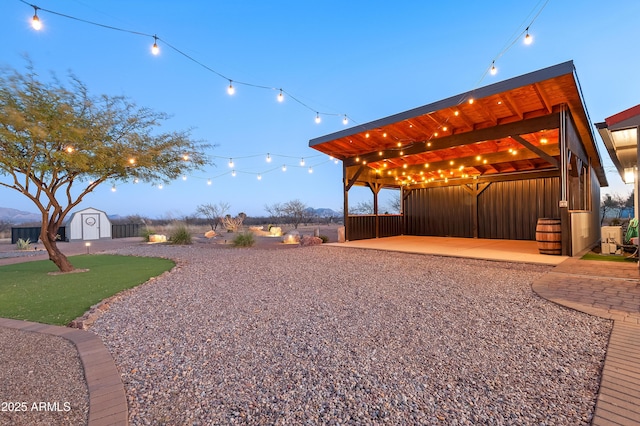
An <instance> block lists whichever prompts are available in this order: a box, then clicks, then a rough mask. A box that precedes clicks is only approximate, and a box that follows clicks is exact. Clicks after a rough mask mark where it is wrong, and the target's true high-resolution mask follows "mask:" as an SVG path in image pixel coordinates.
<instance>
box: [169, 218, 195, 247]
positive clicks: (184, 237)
mask: <svg viewBox="0 0 640 426" xmlns="http://www.w3.org/2000/svg"><path fill="white" fill-rule="evenodd" d="M169 241H171V244H191V231H189V227H188V226H187V225H186V224H185V223H177V224H176V225H175V226H174V227H173V229H172V230H171V233H170V234H169Z"/></svg>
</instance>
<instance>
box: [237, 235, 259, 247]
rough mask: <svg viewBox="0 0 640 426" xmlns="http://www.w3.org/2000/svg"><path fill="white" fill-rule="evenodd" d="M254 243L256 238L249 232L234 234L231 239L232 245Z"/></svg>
mask: <svg viewBox="0 0 640 426" xmlns="http://www.w3.org/2000/svg"><path fill="white" fill-rule="evenodd" d="M255 243H256V239H255V237H254V236H253V233H251V232H244V233H242V234H238V235H236V237H235V238H234V239H233V246H234V247H251V246H253V245H254V244H255Z"/></svg>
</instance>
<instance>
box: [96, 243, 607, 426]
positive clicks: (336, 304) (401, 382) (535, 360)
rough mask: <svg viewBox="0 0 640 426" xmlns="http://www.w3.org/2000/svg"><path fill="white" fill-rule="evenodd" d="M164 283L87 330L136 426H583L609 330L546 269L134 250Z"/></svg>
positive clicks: (371, 257)
mask: <svg viewBox="0 0 640 426" xmlns="http://www.w3.org/2000/svg"><path fill="white" fill-rule="evenodd" d="M118 253H120V254H138V255H149V256H151V255H153V256H164V257H171V258H173V259H176V260H178V261H179V267H178V268H177V270H176V271H174V272H173V273H171V274H165V275H164V276H162V277H160V278H158V279H156V280H152V281H151V282H150V283H148V284H145V285H143V286H140V287H138V288H137V289H135V290H133V291H131V292H129V293H128V294H127V295H126V296H125V297H121V298H119V299H117V300H114V301H112V302H111V304H110V310H109V311H108V312H106V313H105V314H104V315H103V316H102V317H101V318H99V319H98V320H97V321H96V322H95V324H94V326H93V327H92V329H91V330H92V331H93V332H95V333H97V334H98V335H99V336H100V337H101V338H102V340H103V341H104V342H105V345H106V346H107V348H108V349H109V350H110V352H111V353H112V355H113V357H114V359H115V363H116V365H117V366H118V368H119V369H120V371H121V373H122V379H123V382H124V384H125V389H126V392H127V398H128V402H129V411H130V421H131V424H133V425H147V424H194V425H208V424H239V423H242V424H245V423H250V424H302V423H308V424H319V423H321V424H371V423H381V424H416V423H419V424H449V425H464V424H479V423H480V424H492V425H500V424H535V425H557V424H563V425H564V424H566V425H578V424H585V425H586V424H589V422H590V419H591V416H592V414H593V409H594V405H595V398H596V395H597V391H598V382H599V374H600V369H601V367H602V364H603V361H604V356H605V351H606V345H607V340H608V336H609V333H610V330H611V323H610V322H609V321H606V320H602V319H598V318H595V317H591V316H588V315H586V314H582V313H579V312H575V311H571V310H569V309H565V308H562V307H559V306H557V305H554V304H552V303H550V302H547V301H545V300H543V299H541V298H539V297H537V296H536V295H535V294H534V293H533V292H532V291H531V283H532V281H533V280H535V279H536V278H537V277H539V276H540V275H541V274H543V273H545V272H547V271H549V270H550V268H549V267H545V266H534V265H524V264H513V263H500V262H488V261H479V260H469V259H455V258H444V257H436V256H424V255H410V254H400V253H391V252H378V251H371V250H358V249H346V248H340V247H327V246H316V247H307V248H295V249H290V250H266V249H231V248H217V249H213V248H204V247H202V246H185V247H172V246H160V245H140V246H135V247H130V248H125V249H121V250H118Z"/></svg>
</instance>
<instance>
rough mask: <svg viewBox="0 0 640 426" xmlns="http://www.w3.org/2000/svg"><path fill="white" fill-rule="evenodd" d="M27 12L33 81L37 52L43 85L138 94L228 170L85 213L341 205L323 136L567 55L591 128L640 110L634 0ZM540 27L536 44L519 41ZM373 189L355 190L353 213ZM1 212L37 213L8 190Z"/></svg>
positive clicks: (6, 12)
mask: <svg viewBox="0 0 640 426" xmlns="http://www.w3.org/2000/svg"><path fill="white" fill-rule="evenodd" d="M29 4H33V5H35V6H38V7H39V8H42V9H49V10H51V11H54V12H57V13H59V14H63V15H68V16H69V17H63V16H59V15H57V14H52V13H49V12H47V11H46V10H39V11H38V16H39V18H40V20H41V21H42V24H43V28H42V30H40V31H35V30H34V29H32V28H31V24H30V21H31V18H32V17H33V14H34V9H33V7H31V6H30V5H29ZM29 4H26V3H24V2H22V1H20V0H3V1H2V6H0V40H1V43H0V65H1V66H10V67H13V68H16V69H18V70H20V71H24V70H25V64H26V61H25V59H24V57H25V55H28V56H29V58H30V59H31V61H33V63H34V65H35V68H36V70H37V72H38V73H39V74H40V75H41V76H42V77H43V78H49V76H50V72H51V71H53V72H54V73H55V74H56V75H57V76H58V77H59V78H61V79H62V80H66V76H67V74H68V72H69V71H71V72H73V73H74V74H76V75H77V76H78V77H79V79H80V80H82V81H83V82H84V83H86V85H87V86H88V88H89V90H90V92H91V93H92V94H94V95H99V94H108V95H125V96H127V97H128V98H130V99H131V100H133V101H135V102H136V103H137V104H138V105H139V106H147V107H151V108H153V109H154V110H156V111H161V112H166V113H169V114H171V116H172V118H171V119H170V120H169V121H167V122H166V123H165V125H164V127H163V129H162V130H164V131H170V130H179V129H188V128H193V130H192V137H193V138H194V139H200V140H204V141H207V142H208V143H211V144H213V145H217V146H216V147H215V148H213V149H212V150H211V151H210V152H208V154H209V156H210V157H212V158H213V160H214V162H215V166H210V167H208V168H207V169H206V170H204V171H201V172H196V173H194V174H192V175H187V176H186V180H183V179H179V180H177V181H174V182H170V183H169V184H168V185H164V187H163V189H158V188H157V187H153V186H151V185H150V184H145V183H138V184H134V183H133V182H131V183H124V184H123V183H120V184H118V185H117V186H116V191H115V192H113V191H112V182H109V183H107V184H105V185H102V186H101V187H99V188H98V189H97V190H96V191H95V192H94V193H93V194H91V195H89V196H88V197H86V198H85V200H84V201H83V203H82V204H81V205H80V206H79V208H86V207H94V208H97V209H100V210H104V211H106V212H107V213H108V214H119V215H130V214H141V215H145V216H149V217H151V218H158V217H177V218H179V217H183V216H185V215H192V214H193V213H194V212H195V209H196V207H197V206H198V205H200V204H204V203H218V202H220V201H223V202H227V203H229V204H230V205H231V211H230V213H232V214H237V213H239V212H241V211H242V212H245V213H247V214H248V215H250V216H260V215H265V214H266V213H265V211H264V206H265V205H266V204H269V205H271V204H273V203H275V202H286V201H290V200H293V199H300V200H301V201H303V202H304V203H305V204H307V205H308V206H311V207H315V208H320V207H327V208H332V209H335V210H338V209H340V208H341V207H342V187H341V180H342V165H341V164H335V163H334V162H333V161H331V160H330V159H329V158H328V157H327V156H326V155H324V154H320V153H319V152H317V151H315V150H313V149H311V148H309V146H308V145H309V140H310V139H313V138H315V137H318V136H322V135H325V134H328V133H332V132H335V131H338V130H342V129H344V128H346V127H350V126H353V125H356V124H358V123H366V122H369V121H372V120H375V119H379V118H382V117H386V116H389V115H392V114H395V113H398V112H401V111H405V110H408V109H411V108H415V107H418V106H421V105H425V104H429V103H432V102H435V101H438V100H440V99H443V98H447V97H450V96H453V95H457V94H459V93H463V92H466V91H469V90H472V89H475V88H478V87H481V86H485V85H488V84H492V83H495V82H497V81H501V80H504V79H508V78H511V77H515V76H518V75H520V74H524V73H528V72H531V71H535V70H538V69H541V68H545V67H548V66H551V65H555V64H558V63H561V62H565V61H567V60H573V61H574V64H575V66H576V70H577V76H578V79H579V81H580V84H581V87H582V91H583V95H584V99H585V102H586V106H587V110H588V112H589V115H590V118H591V121H592V123H594V122H600V121H604V119H605V118H606V117H609V116H611V115H613V114H616V113H618V112H620V111H623V110H625V109H628V108H630V107H633V106H635V105H637V104H640V81H639V79H638V70H640V57H639V56H638V54H637V40H638V39H639V34H638V31H639V30H638V24H637V20H638V16H640V2H638V1H637V0H627V1H616V0H612V1H608V2H602V1H596V0H583V1H577V0H573V1H570V0H549V1H545V0H542V1H540V0H523V1H518V2H514V1H512V0H502V1H496V0H486V1H482V2H478V1H464V0H463V1H457V2H431V1H415V0H413V1H403V0H396V1H393V2H392V1H375V0H374V1H350V2H349V1H347V2H344V1H340V2H338V1H318V2H306V1H277V0H276V1H269V2H265V1H235V2H224V3H223V2H217V1H188V2H177V1H160V0H158V1H154V2H149V1H130V0H110V1H102V2H99V1H90V0H84V1H80V0H68V1H64V2H60V1H53V0H32V1H30V2H29ZM72 18H75V19H72ZM83 20H84V21H92V22H94V23H98V24H101V25H105V26H110V27H115V28H118V29H124V30H127V31H118V30H116V29H109V28H105V27H102V26H98V25H93V24H90V23H86V22H82V21H83ZM527 26H529V33H530V34H531V36H532V37H533V40H534V41H533V43H532V44H531V45H525V44H524V43H523V41H522V40H523V37H522V35H523V33H524V30H525V28H526V27H527ZM132 32H137V33H142V35H139V34H133V33H132ZM153 35H157V37H158V39H159V40H158V46H159V49H160V53H159V55H157V56H154V55H153V54H152V53H151V46H152V44H153V42H154V39H153ZM167 43H169V45H170V46H173V47H174V48H175V49H172V48H171V47H170V46H169V45H167ZM176 49H177V50H176ZM185 55H186V56H185ZM187 56H189V57H190V58H192V59H193V60H192V59H189V58H188V57H187ZM494 60H495V65H496V67H497V69H498V72H497V74H496V75H490V74H489V73H488V72H487V70H488V69H489V68H490V66H491V63H492V61H494ZM229 80H233V85H234V87H235V94H233V95H232V96H230V95H229V94H227V87H228V86H229ZM243 83H248V84H243ZM280 89H283V91H284V101H283V102H278V101H277V96H278V94H279V93H280ZM291 96H293V97H295V98H296V99H298V100H299V101H300V102H296V101H295V100H294V99H292V97H291ZM317 112H318V113H320V114H319V115H320V118H321V122H320V123H319V124H318V123H316V122H315V118H316V115H317V114H316V113H317ZM345 115H346V116H347V117H348V119H349V123H348V124H347V125H346V126H345V125H344V124H343V121H342V120H343V118H344V116H345ZM594 134H596V138H597V141H598V144H599V149H600V153H601V155H602V156H603V158H604V160H605V165H606V170H607V178H608V180H609V185H610V186H609V187H608V188H602V194H606V193H619V194H623V195H626V194H627V193H629V192H630V190H631V187H630V186H626V185H624V184H623V183H622V181H621V179H620V177H619V176H618V175H617V173H616V171H615V167H614V166H613V164H612V163H611V160H610V159H609V157H608V155H607V152H606V150H605V148H604V146H603V144H602V141H601V140H600V137H599V135H597V132H595V130H594ZM267 154H269V157H270V158H271V162H267ZM302 158H304V162H305V165H304V166H300V161H301V159H302ZM230 159H233V163H234V164H233V167H229V165H228V163H229V160H230ZM283 165H286V169H287V170H286V171H284V172H283V171H282V166H283ZM309 167H311V168H312V173H309ZM232 170H235V172H236V175H235V176H232V173H231V172H232ZM258 175H260V177H261V179H258ZM0 179H6V178H3V177H0ZM209 180H211V185H209V184H208V181H209ZM370 194H371V193H370V191H369V190H368V189H364V188H356V189H352V190H351V191H350V197H349V200H350V203H352V204H353V203H357V202H358V201H369V200H370V199H371V196H370ZM382 203H384V201H382ZM0 207H11V208H15V209H19V210H25V211H29V212H36V211H37V209H36V207H35V205H33V204H32V203H31V202H30V201H29V200H28V199H27V198H26V197H25V196H23V195H21V194H19V193H18V192H16V191H12V190H9V189H6V188H3V187H0ZM383 208H384V206H383Z"/></svg>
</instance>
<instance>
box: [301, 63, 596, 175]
mask: <svg viewBox="0 0 640 426" xmlns="http://www.w3.org/2000/svg"><path fill="white" fill-rule="evenodd" d="M563 105H566V106H567V109H568V110H569V112H570V114H571V117H572V118H573V120H574V123H575V127H576V130H577V132H578V133H579V136H580V139H581V140H582V142H583V144H584V148H585V151H586V153H587V155H588V156H589V157H590V159H591V163H592V166H593V167H594V169H595V171H596V174H597V176H598V180H599V182H600V185H601V186H606V185H607V180H606V176H605V173H604V169H603V166H602V160H601V157H600V153H599V152H598V147H597V145H596V140H595V137H594V133H593V130H592V127H591V121H590V119H589V115H588V112H587V109H586V106H585V104H584V100H583V97H582V93H581V88H580V83H579V81H578V78H577V76H576V73H575V67H574V65H573V61H568V62H564V63H561V64H558V65H554V66H551V67H548V68H544V69H541V70H538V71H534V72H531V73H528V74H524V75H521V76H518V77H514V78H511V79H508V80H504V81H501V82H498V83H494V84H491V85H488V86H484V87H480V88H477V89H474V90H471V91H469V92H465V93H461V94H458V95H455V96H452V97H449V98H446V99H442V100H440V101H437V102H433V103H431V104H428V105H424V106H421V107H417V108H414V109H411V110H408V111H404V112H400V113H398V114H394V115H391V116H389V117H385V118H381V119H378V120H374V121H371V122H369V123H365V124H360V125H357V126H354V127H351V128H349V129H345V130H342V131H339V132H335V133H331V134H328V135H325V136H321V137H318V138H315V139H312V140H310V141H309V146H310V147H312V148H314V149H317V150H318V151H321V152H323V153H325V154H328V155H330V156H332V157H334V158H337V159H340V160H343V161H344V162H345V164H346V165H353V164H355V162H360V161H362V162H363V163H365V164H366V165H367V166H368V167H370V168H372V169H375V170H377V171H386V172H385V173H388V174H389V175H392V174H393V175H395V176H396V178H397V176H398V173H397V171H398V170H402V169H406V168H407V167H409V168H410V169H412V170H413V171H412V173H411V174H412V177H411V179H416V177H418V178H421V179H422V180H427V179H432V180H433V179H438V178H441V177H442V176H447V177H449V176H452V177H459V178H465V177H475V176H480V175H491V174H502V173H511V172H523V171H537V170H544V169H551V168H554V167H555V165H554V164H553V161H549V160H550V159H551V157H555V158H557V157H558V156H559V154H560V153H559V145H558V141H559V131H558V125H557V112H558V111H560V109H561V108H562V106H563ZM525 122H526V123H527V126H524V127H523V126H521V125H519V124H521V123H525ZM523 129H524V130H526V131H525V132H524V133H523ZM533 129H535V130H533ZM512 136H513V137H512ZM517 136H521V137H520V138H517ZM361 164H362V163H361ZM556 164H557V163H556ZM417 166H420V167H417ZM417 170H421V172H420V173H419V176H418V175H417ZM414 181H415V180H414Z"/></svg>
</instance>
